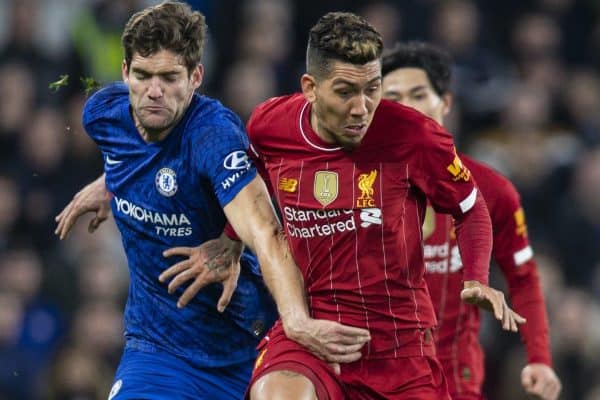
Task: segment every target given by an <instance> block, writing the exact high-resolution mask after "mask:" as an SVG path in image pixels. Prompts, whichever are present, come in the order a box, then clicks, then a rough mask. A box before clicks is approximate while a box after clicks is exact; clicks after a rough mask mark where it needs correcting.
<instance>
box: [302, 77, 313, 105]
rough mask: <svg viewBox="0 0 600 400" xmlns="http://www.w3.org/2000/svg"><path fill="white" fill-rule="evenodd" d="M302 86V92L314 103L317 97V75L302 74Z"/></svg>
mask: <svg viewBox="0 0 600 400" xmlns="http://www.w3.org/2000/svg"><path fill="white" fill-rule="evenodd" d="M300 87H301V88H302V93H303V94H304V97H305V98H306V100H308V102H309V103H313V102H314V101H315V100H316V98H317V95H316V93H315V91H316V89H317V81H316V80H315V77H314V76H312V75H309V74H304V75H302V78H300Z"/></svg>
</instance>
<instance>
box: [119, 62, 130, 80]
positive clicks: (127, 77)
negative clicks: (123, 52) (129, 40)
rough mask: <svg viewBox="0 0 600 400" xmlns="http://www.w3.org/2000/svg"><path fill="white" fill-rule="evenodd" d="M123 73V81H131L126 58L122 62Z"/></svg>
mask: <svg viewBox="0 0 600 400" xmlns="http://www.w3.org/2000/svg"><path fill="white" fill-rule="evenodd" d="M121 75H122V76H123V82H125V83H128V82H129V69H128V68H127V63H126V62H125V60H123V62H122V63H121Z"/></svg>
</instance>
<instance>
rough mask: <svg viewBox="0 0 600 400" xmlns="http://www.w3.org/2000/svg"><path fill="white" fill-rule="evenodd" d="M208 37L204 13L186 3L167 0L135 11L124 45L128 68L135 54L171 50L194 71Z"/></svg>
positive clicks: (123, 38) (123, 36) (143, 55)
mask: <svg viewBox="0 0 600 400" xmlns="http://www.w3.org/2000/svg"><path fill="white" fill-rule="evenodd" d="M205 37H206V22H205V19H204V15H202V14H201V13H200V12H198V11H192V9H191V8H190V6H189V5H187V4H185V3H180V2H178V1H165V2H164V3H161V4H158V5H156V6H153V7H148V8H146V9H144V10H142V11H139V12H137V13H135V14H133V15H132V16H131V18H130V19H129V21H127V24H126V25H125V29H124V30H123V35H122V36H121V44H122V45H123V50H124V52H125V63H126V64H127V68H129V66H130V65H131V59H132V58H133V55H134V54H135V53H139V54H140V55H141V56H142V57H148V56H150V55H152V54H154V53H156V52H158V51H160V50H170V51H172V52H174V53H175V54H178V55H180V56H181V58H182V60H183V62H184V64H185V66H186V67H187V69H188V71H190V72H191V71H192V70H193V69H194V68H196V67H197V66H198V64H199V63H200V60H201V58H202V50H203V47H204V39H205Z"/></svg>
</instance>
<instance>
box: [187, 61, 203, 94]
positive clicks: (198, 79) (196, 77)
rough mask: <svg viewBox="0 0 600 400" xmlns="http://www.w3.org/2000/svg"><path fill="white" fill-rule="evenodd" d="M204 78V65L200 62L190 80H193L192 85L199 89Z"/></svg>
mask: <svg viewBox="0 0 600 400" xmlns="http://www.w3.org/2000/svg"><path fill="white" fill-rule="evenodd" d="M203 78H204V66H203V65H202V64H198V66H197V67H196V68H194V69H193V70H192V74H191V76H190V80H191V82H192V86H193V87H194V90H196V89H198V88H199V87H200V85H202V79H203Z"/></svg>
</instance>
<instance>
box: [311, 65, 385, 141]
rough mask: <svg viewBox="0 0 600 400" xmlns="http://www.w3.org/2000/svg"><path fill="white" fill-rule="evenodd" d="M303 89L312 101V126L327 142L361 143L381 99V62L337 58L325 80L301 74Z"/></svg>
mask: <svg viewBox="0 0 600 400" xmlns="http://www.w3.org/2000/svg"><path fill="white" fill-rule="evenodd" d="M301 83H302V91H303V92H304V95H305V96H306V98H307V99H308V101H310V102H311V103H312V112H311V125H312V127H313V129H315V132H317V134H318V135H319V136H320V137H321V138H323V139H324V140H325V141H326V142H328V143H336V144H338V145H340V146H342V147H344V148H347V149H352V148H355V147H356V146H358V145H359V144H360V142H361V140H362V139H363V137H364V136H365V134H366V133H367V129H368V128H369V125H370V124H371V121H372V120H373V114H374V113H375V109H376V108H377V106H378V105H379V102H380V101H381V61H380V60H376V61H372V62H369V63H366V64H363V65H355V64H350V63H345V62H341V61H335V62H334V63H333V66H332V71H331V73H330V74H329V76H328V77H327V78H325V79H320V80H317V79H315V78H314V77H313V76H312V75H308V74H304V75H303V76H302V81H301Z"/></svg>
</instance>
